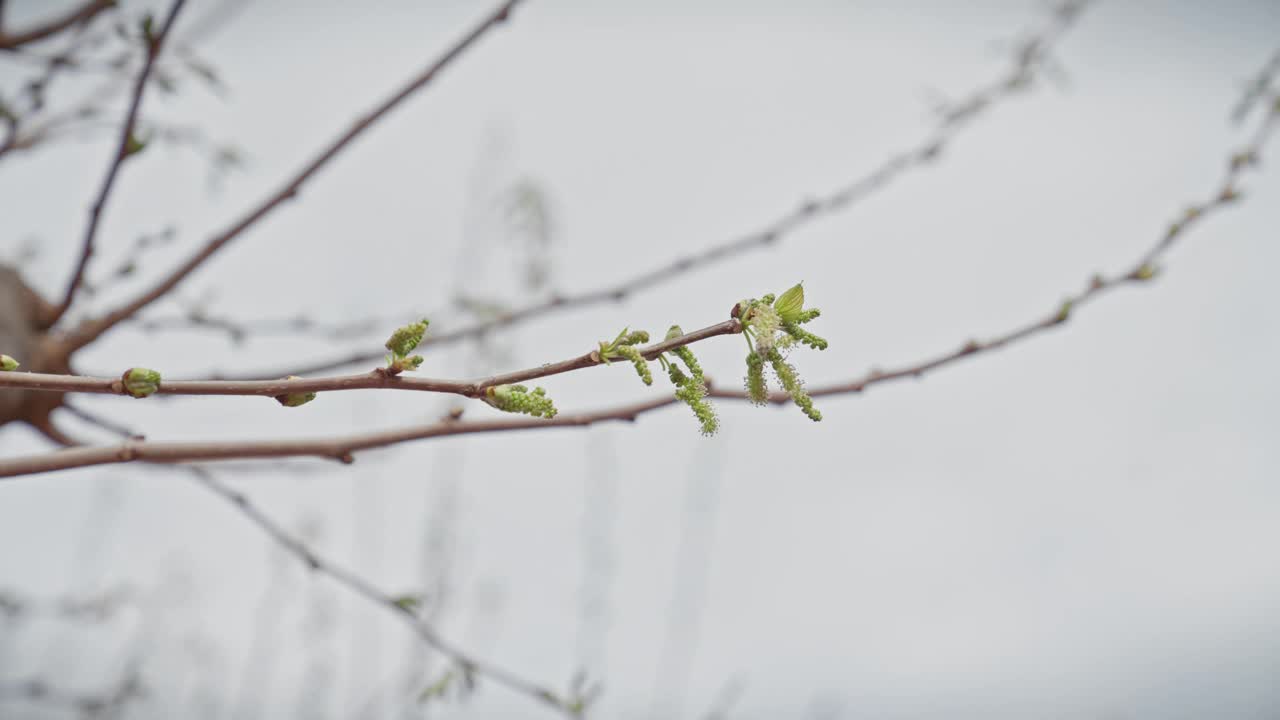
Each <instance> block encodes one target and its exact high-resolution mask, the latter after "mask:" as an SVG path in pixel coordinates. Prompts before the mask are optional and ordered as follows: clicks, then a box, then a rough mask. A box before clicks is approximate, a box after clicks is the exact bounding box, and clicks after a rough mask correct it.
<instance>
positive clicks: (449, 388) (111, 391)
mask: <svg viewBox="0 0 1280 720" xmlns="http://www.w3.org/2000/svg"><path fill="white" fill-rule="evenodd" d="M740 332H742V323H741V322H739V321H738V320H737V319H729V320H725V321H724V322H720V323H716V324H715V325H709V326H707V327H705V328H702V329H700V330H695V331H693V332H689V333H686V334H684V335H681V336H680V337H677V338H674V339H671V340H664V341H662V342H659V343H654V344H652V345H648V346H646V347H643V348H638V350H639V351H640V353H641V354H642V355H643V356H644V357H646V358H648V359H650V360H652V359H654V358H656V357H657V356H658V355H660V354H662V353H664V352H667V351H669V350H674V349H675V348H678V347H683V346H685V345H691V344H693V343H695V342H698V341H701V340H706V339H708V338H712V337H716V336H719V335H731V334H734V333H740ZM600 364H602V362H601V360H600V359H599V355H598V354H597V353H596V352H595V351H592V352H588V353H584V354H582V355H578V356H576V357H572V358H569V359H567V360H561V361H560V362H556V363H544V364H542V365H538V366H536V367H531V368H526V369H524V370H516V371H513V372H509V373H503V374H501V375H491V376H489V377H485V378H480V379H477V380H438V379H433V378H423V377H409V376H405V375H393V374H391V373H390V372H387V371H386V370H385V369H383V368H379V369H377V370H374V371H372V372H368V373H364V374H361V375H341V376H336V377H322V378H298V379H295V380H287V379H281V380H166V381H161V383H160V385H159V387H158V389H157V390H156V391H155V393H154V394H157V395H256V396H265V397H275V396H277V395H286V394H290V393H307V392H335V391H344V390H371V389H389V390H415V391H418V392H436V393H450V394H454V395H462V396H465V397H480V396H482V395H484V394H485V390H486V389H487V388H490V387H494V386H497V385H510V384H513V383H519V382H524V381H526V380H536V379H538V378H544V377H550V376H552V375H560V374H563V373H567V372H572V371H574V370H581V369H584V368H588V367H594V366H596V365H600ZM0 388H20V389H23V390H45V391H50V392H82V393H93V394H99V395H129V394H130V393H129V392H128V391H127V390H126V389H125V386H124V381H123V380H122V378H101V377H87V376H83V375H57V374H50V373H27V372H0Z"/></svg>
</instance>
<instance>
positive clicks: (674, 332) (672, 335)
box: [665, 325, 684, 340]
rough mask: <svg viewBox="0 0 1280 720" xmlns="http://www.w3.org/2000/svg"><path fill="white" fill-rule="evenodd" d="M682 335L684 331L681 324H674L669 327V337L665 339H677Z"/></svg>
mask: <svg viewBox="0 0 1280 720" xmlns="http://www.w3.org/2000/svg"><path fill="white" fill-rule="evenodd" d="M681 335H684V331H683V330H681V329H680V326H679V325H672V326H671V327H669V328H667V337H666V338H665V339H667V340H675V339H676V338H678V337H680V336H681Z"/></svg>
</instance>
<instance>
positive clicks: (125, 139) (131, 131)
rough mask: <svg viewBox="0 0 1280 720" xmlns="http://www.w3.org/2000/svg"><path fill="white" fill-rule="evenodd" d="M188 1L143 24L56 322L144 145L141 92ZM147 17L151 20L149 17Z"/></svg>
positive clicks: (68, 304) (178, 1)
mask: <svg viewBox="0 0 1280 720" xmlns="http://www.w3.org/2000/svg"><path fill="white" fill-rule="evenodd" d="M185 4H186V0H174V1H173V4H172V5H171V6H170V7H169V13H168V15H167V16H166V17H165V19H164V23H163V24H162V25H161V26H160V28H159V30H157V31H154V32H153V31H152V30H151V28H150V24H149V23H148V24H145V25H144V27H145V30H144V38H143V40H144V41H145V42H146V48H147V54H146V58H145V59H144V61H143V63H142V69H141V70H139V71H138V78H137V80H136V81H135V82H134V86H133V94H132V96H131V97H130V100H129V109H128V110H127V111H126V112H125V118H124V126H123V127H122V128H121V130H120V140H119V141H118V142H117V143H116V151H115V155H114V156H112V158H111V162H110V164H109V165H108V166H107V174H106V176H105V177H104V178H103V180H102V187H101V189H100V190H99V191H98V196H97V199H95V200H94V201H93V206H92V207H91V208H90V210H89V223H88V225H86V226H85V231H84V240H83V241H82V242H81V247H80V258H79V260H78V261H77V262H76V267H75V271H74V272H73V273H72V275H71V282H70V283H68V284H67V290H66V293H64V294H63V297H62V302H60V303H59V304H58V307H57V311H56V312H55V314H54V316H53V322H54V323H57V322H58V320H60V319H61V318H62V316H63V315H65V314H66V312H67V310H69V309H70V308H71V303H72V301H73V300H75V296H76V291H77V290H79V289H80V284H81V283H82V282H83V281H84V273H85V270H86V268H88V266H89V260H90V259H91V258H92V257H93V253H94V249H95V248H94V245H95V242H96V240H97V236H98V223H99V221H100V220H101V218H102V211H103V210H104V209H105V207H106V205H107V200H108V199H109V198H110V197H111V189H112V188H113V187H115V181H116V177H117V176H118V175H119V173H120V168H121V166H122V165H123V164H124V161H125V159H127V158H128V157H130V156H132V155H133V154H135V153H136V152H138V151H139V150H141V149H142V141H141V140H140V139H139V138H138V136H137V124H138V110H139V109H140V108H141V107H142V96H143V95H144V94H145V93H146V90H147V81H148V80H149V79H150V77H151V71H152V69H153V68H154V67H155V63H156V58H157V57H159V56H160V51H161V49H162V48H163V47H164V42H165V39H166V38H167V37H168V36H169V32H170V31H171V30H172V29H173V24H174V21H175V20H177V17H178V13H180V12H182V8H183V6H184V5H185ZM147 20H148V21H149V20H150V17H148V19H147Z"/></svg>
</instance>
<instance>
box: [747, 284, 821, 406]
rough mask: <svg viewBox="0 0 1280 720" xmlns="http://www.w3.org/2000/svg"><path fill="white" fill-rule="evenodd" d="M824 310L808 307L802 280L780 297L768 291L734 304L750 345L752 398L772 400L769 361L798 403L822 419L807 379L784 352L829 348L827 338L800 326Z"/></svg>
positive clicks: (749, 390)
mask: <svg viewBox="0 0 1280 720" xmlns="http://www.w3.org/2000/svg"><path fill="white" fill-rule="evenodd" d="M821 314H822V313H821V311H819V310H818V309H817V308H809V309H807V310H806V309H805V307H804V285H803V284H797V285H795V286H794V287H792V288H791V289H789V290H787V291H786V292H784V293H782V295H781V296H778V297H775V296H774V295H772V294H768V295H765V296H764V297H762V298H760V299H755V298H751V299H748V300H743V301H742V302H740V303H738V304H737V305H736V306H734V308H733V315H734V317H737V318H738V319H739V320H741V321H742V334H743V337H745V338H746V341H747V347H748V349H749V353H748V354H747V376H746V379H745V380H744V383H745V385H746V388H747V397H748V399H750V400H751V402H753V403H755V404H757V405H763V404H765V403H767V402H768V401H769V385H768V383H767V382H766V381H765V377H764V367H765V363H766V362H767V363H768V364H769V366H770V368H772V370H773V374H774V375H775V376H776V377H777V378H778V383H779V384H781V385H782V389H783V390H784V391H786V393H787V394H788V395H790V396H791V399H792V401H793V402H795V404H796V406H797V407H799V408H800V409H801V410H802V411H804V414H805V415H807V416H808V417H809V418H810V419H811V420H814V421H815V422H816V421H818V420H821V419H822V413H821V412H819V411H818V409H817V408H815V407H814V406H813V398H811V397H809V394H808V393H807V392H805V389H804V380H802V379H801V378H800V375H799V373H797V372H796V368H795V366H794V365H792V364H791V363H789V362H787V359H786V356H785V354H784V353H785V352H787V351H788V350H790V349H791V348H792V347H794V346H796V345H804V346H807V347H810V348H813V349H814V350H826V349H827V341H826V339H825V338H823V337H820V336H818V335H815V334H813V333H811V332H809V331H808V330H805V329H803V328H801V327H800V326H801V325H803V324H805V323H807V322H809V321H811V320H813V319H815V318H817V317H819V316H820V315H821Z"/></svg>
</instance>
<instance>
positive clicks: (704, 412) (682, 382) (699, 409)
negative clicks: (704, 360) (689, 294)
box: [658, 325, 720, 435]
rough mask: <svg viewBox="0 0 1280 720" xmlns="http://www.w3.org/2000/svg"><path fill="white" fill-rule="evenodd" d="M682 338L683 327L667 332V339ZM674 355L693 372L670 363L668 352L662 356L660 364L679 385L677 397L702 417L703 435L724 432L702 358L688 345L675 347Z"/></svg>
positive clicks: (677, 385)
mask: <svg viewBox="0 0 1280 720" xmlns="http://www.w3.org/2000/svg"><path fill="white" fill-rule="evenodd" d="M681 335H684V331H683V330H681V329H680V326H679V325H672V326H671V329H669V330H667V338H666V339H667V340H675V339H676V338H678V337H680V336H681ZM670 353H671V354H672V355H675V356H676V357H677V358H679V359H680V361H681V362H683V363H684V366H685V367H686V368H688V369H689V372H688V373H686V372H685V371H684V370H683V369H681V368H680V366H679V365H678V364H676V362H675V361H674V360H668V359H667V358H666V353H663V354H661V355H659V356H658V362H659V363H662V368H663V369H664V370H666V371H667V377H668V378H670V380H671V384H672V385H675V386H676V398H677V399H679V400H680V401H681V402H683V403H684V404H686V405H688V406H689V409H691V410H693V414H694V416H695V417H697V418H698V424H699V425H701V426H702V434H703V435H714V434H715V433H716V430H719V429H720V418H718V417H716V411H715V408H713V407H711V403H710V402H708V401H707V379H706V377H705V376H704V375H703V374H702V366H701V365H699V364H698V358H696V357H694V355H693V351H692V350H690V349H689V346H688V345H681V346H680V347H678V348H674V349H672V350H670Z"/></svg>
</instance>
